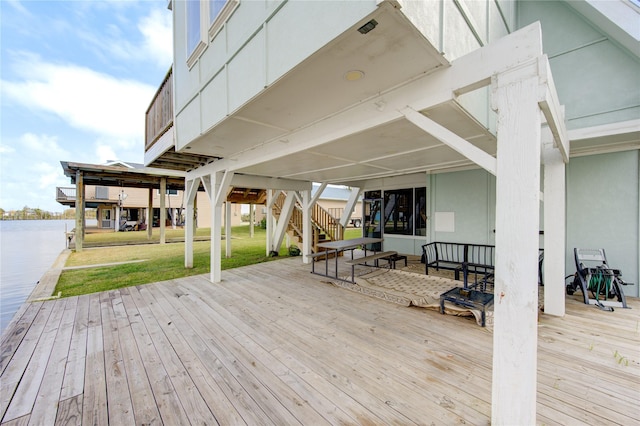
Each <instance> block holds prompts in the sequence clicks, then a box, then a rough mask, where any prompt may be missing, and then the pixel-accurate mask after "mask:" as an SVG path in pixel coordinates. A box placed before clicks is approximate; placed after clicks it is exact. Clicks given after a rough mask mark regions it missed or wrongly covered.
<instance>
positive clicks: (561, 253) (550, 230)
mask: <svg viewBox="0 0 640 426" xmlns="http://www.w3.org/2000/svg"><path fill="white" fill-rule="evenodd" d="M543 136H544V143H543V148H542V149H543V151H542V158H543V161H544V313H545V314H550V315H557V316H564V314H565V281H564V273H565V252H566V241H565V233H566V220H565V211H566V205H565V186H566V182H565V163H564V158H563V155H562V152H561V151H560V149H558V148H556V147H555V146H554V143H553V136H552V134H551V131H550V130H549V129H548V128H545V129H544V133H543Z"/></svg>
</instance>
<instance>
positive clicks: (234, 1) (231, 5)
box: [205, 0, 240, 40]
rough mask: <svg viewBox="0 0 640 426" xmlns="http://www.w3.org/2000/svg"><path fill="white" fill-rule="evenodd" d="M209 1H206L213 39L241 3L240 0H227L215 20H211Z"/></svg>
mask: <svg viewBox="0 0 640 426" xmlns="http://www.w3.org/2000/svg"><path fill="white" fill-rule="evenodd" d="M209 2H210V0H207V1H206V2H205V3H207V28H209V31H208V33H209V40H213V39H214V38H215V36H216V35H217V34H218V33H219V32H220V30H221V29H222V27H223V25H224V24H225V23H226V22H227V20H228V19H229V17H230V16H231V14H232V13H233V12H234V11H235V10H236V7H238V5H239V4H240V0H227V2H226V3H225V5H224V6H223V7H222V9H221V10H220V13H218V16H216V18H215V19H214V20H213V22H209Z"/></svg>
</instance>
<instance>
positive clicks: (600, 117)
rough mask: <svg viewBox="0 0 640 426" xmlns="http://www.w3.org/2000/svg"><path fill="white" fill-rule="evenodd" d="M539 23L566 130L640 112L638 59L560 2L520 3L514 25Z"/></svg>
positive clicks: (606, 122)
mask: <svg viewBox="0 0 640 426" xmlns="http://www.w3.org/2000/svg"><path fill="white" fill-rule="evenodd" d="M538 20H539V21H540V22H541V24H542V45H543V48H544V52H545V53H546V54H547V55H548V56H549V62H550V65H551V71H552V72H553V78H554V80H555V84H556V87H557V90H558V96H559V98H560V103H561V104H563V105H564V106H565V108H566V117H567V129H576V128H584V127H593V126H597V125H602V124H609V123H615V122H622V121H627V120H633V119H638V117H640V79H639V78H638V75H640V60H639V59H638V57H636V56H634V55H633V54H631V53H630V52H629V51H628V50H626V49H625V48H623V47H621V46H620V45H618V44H617V43H616V42H615V41H614V40H612V39H611V38H610V37H608V36H606V34H604V33H603V32H602V31H601V30H599V29H598V28H597V27H596V26H594V25H592V24H591V23H590V22H588V21H587V20H586V19H585V18H583V17H582V16H581V15H580V14H579V13H578V12H576V11H575V10H574V9H573V8H571V6H569V5H567V4H566V3H565V2H561V1H523V2H519V3H518V26H519V27H523V26H525V25H527V24H529V23H531V22H535V21H538Z"/></svg>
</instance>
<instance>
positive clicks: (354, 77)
mask: <svg viewBox="0 0 640 426" xmlns="http://www.w3.org/2000/svg"><path fill="white" fill-rule="evenodd" d="M362 78H364V72H362V71H358V70H351V71H347V72H346V74H345V75H344V79H345V80H347V81H358V80H360V79H362Z"/></svg>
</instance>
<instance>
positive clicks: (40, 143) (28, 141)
mask: <svg viewBox="0 0 640 426" xmlns="http://www.w3.org/2000/svg"><path fill="white" fill-rule="evenodd" d="M19 146H20V147H21V148H22V147H23V148H26V151H28V155H29V157H30V158H32V159H33V158H42V157H44V158H64V157H66V156H67V155H68V152H67V151H66V150H64V149H62V148H61V147H60V145H59V144H58V138H57V137H55V136H49V135H35V134H33V133H25V134H23V135H22V136H21V137H20V145H19ZM12 149H13V148H12ZM14 150H15V149H14Z"/></svg>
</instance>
